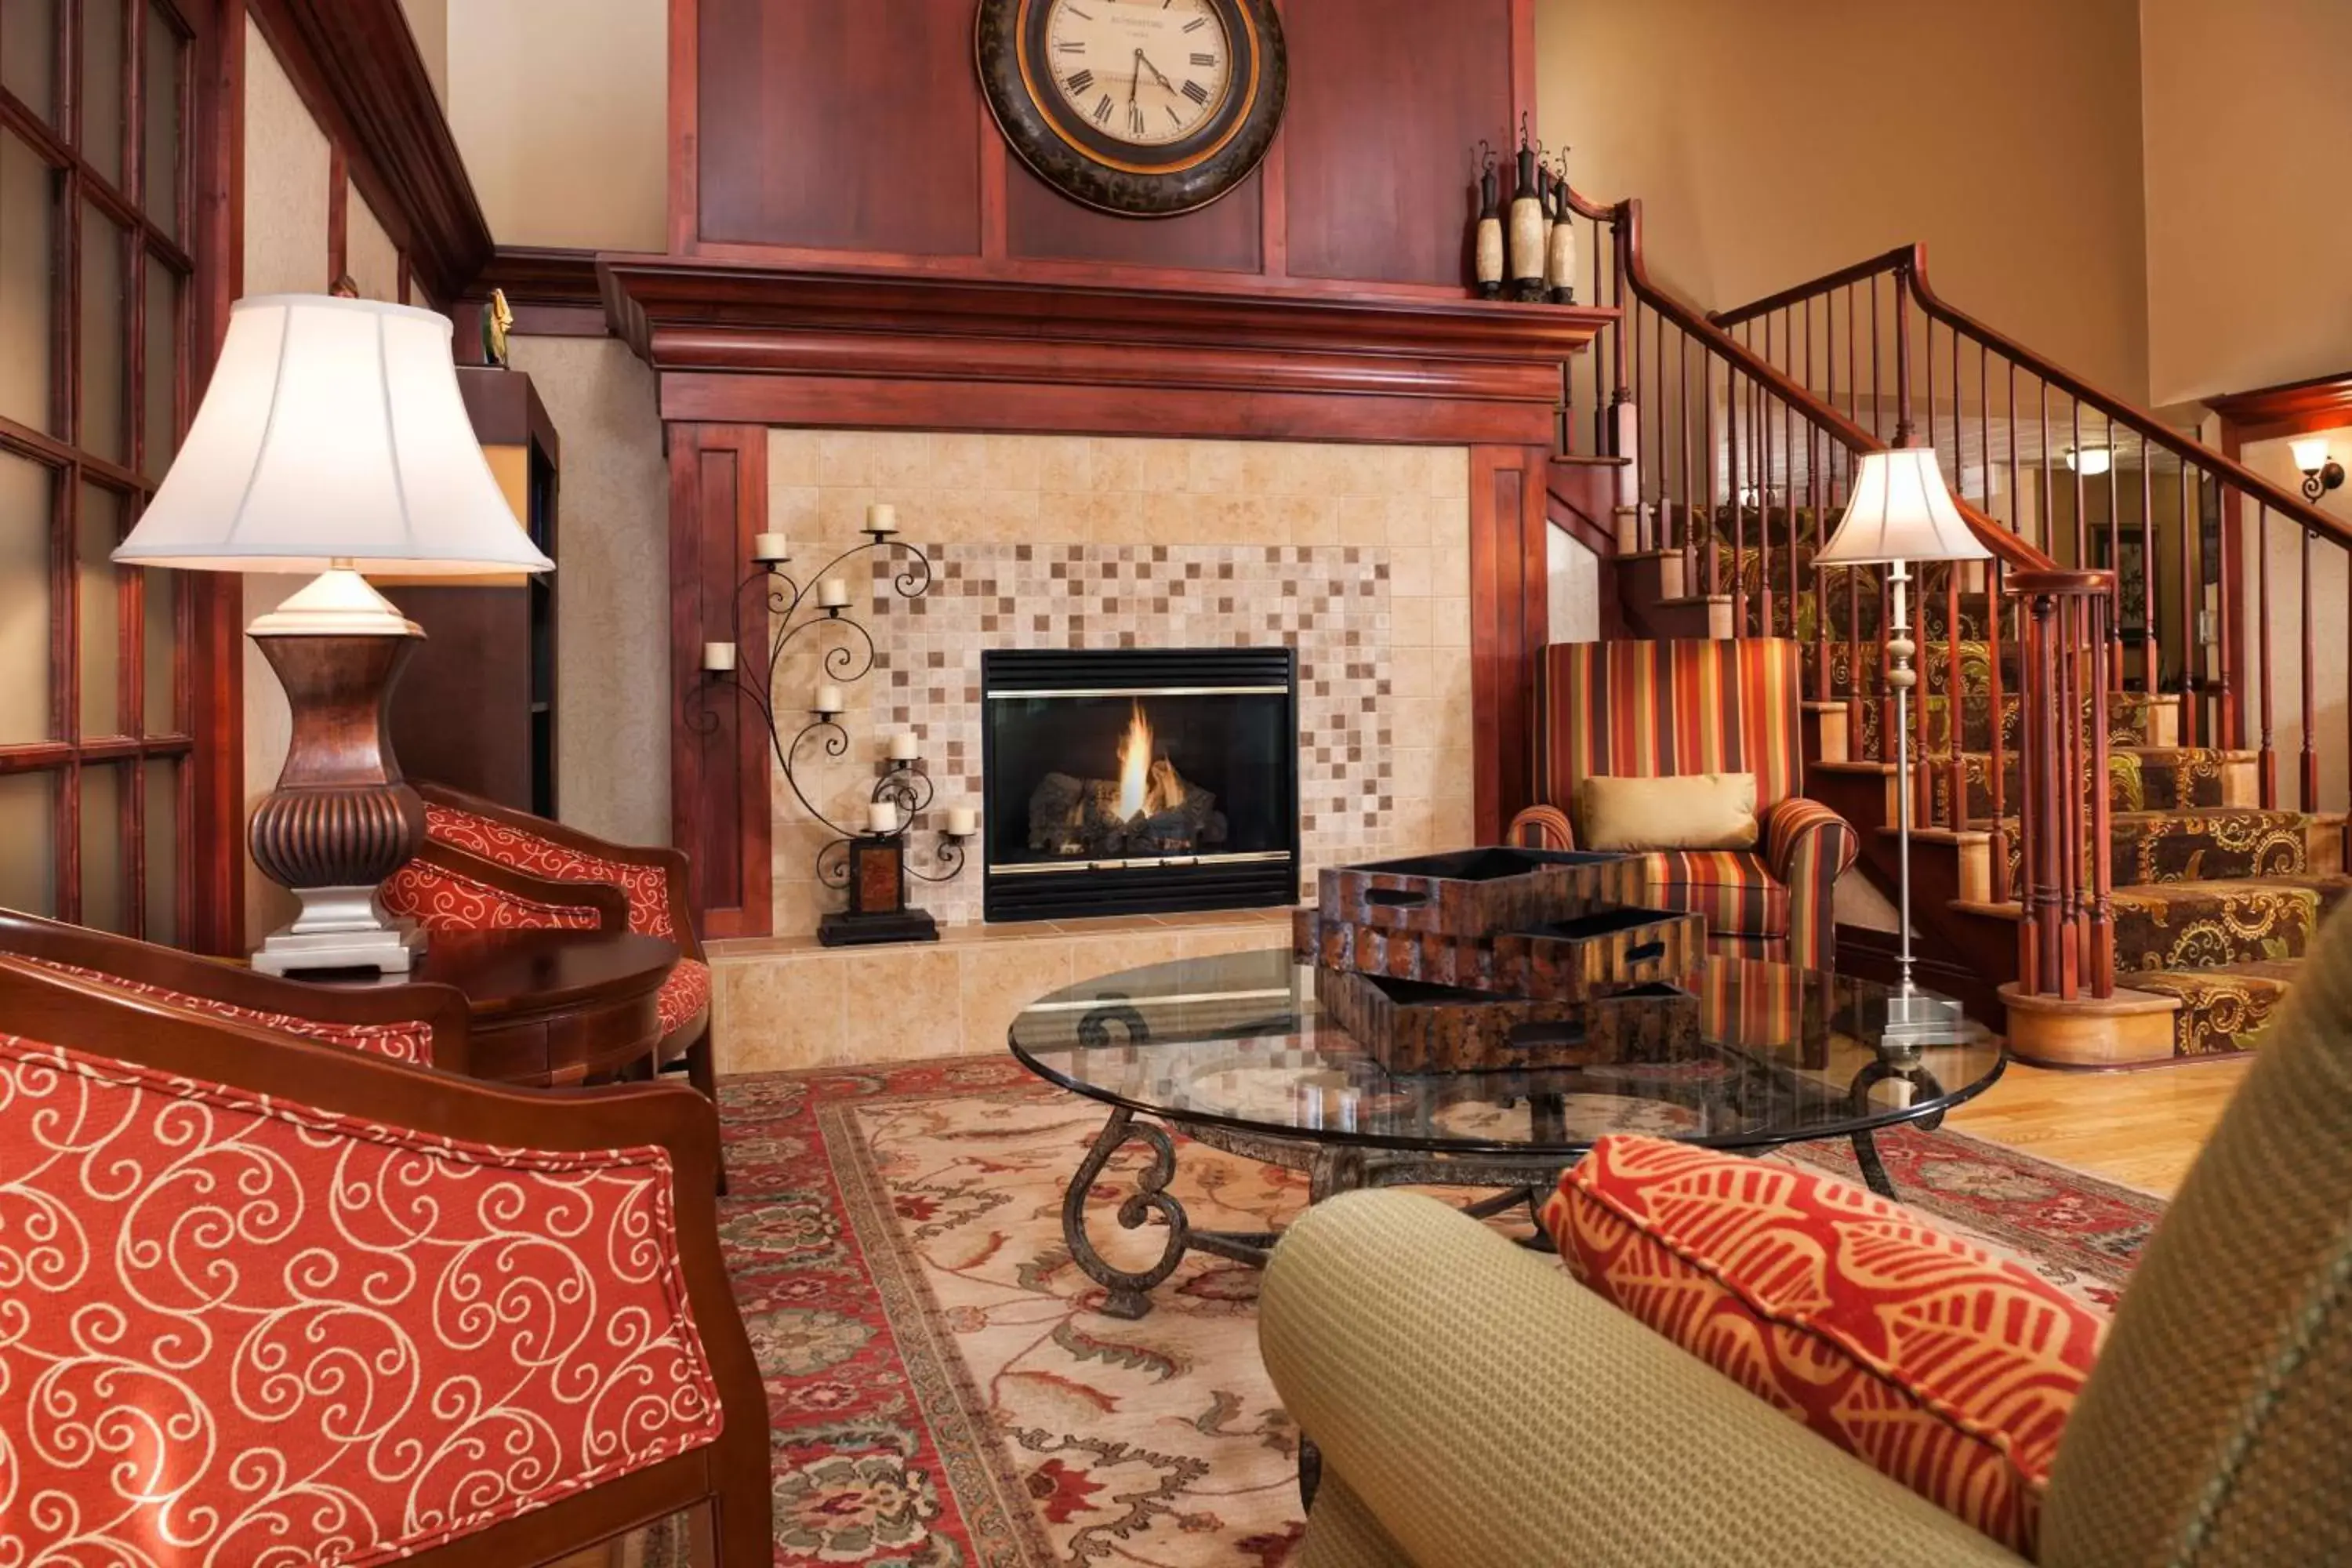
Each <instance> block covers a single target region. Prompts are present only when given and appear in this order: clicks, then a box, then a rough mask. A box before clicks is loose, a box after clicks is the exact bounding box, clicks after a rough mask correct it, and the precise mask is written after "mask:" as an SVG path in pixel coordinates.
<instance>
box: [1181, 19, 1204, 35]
mask: <svg viewBox="0 0 2352 1568" xmlns="http://www.w3.org/2000/svg"><path fill="white" fill-rule="evenodd" d="M1208 25H1209V19H1208V18H1207V17H1206V16H1195V17H1193V18H1192V20H1191V21H1189V22H1187V23H1185V24H1184V30H1185V31H1186V32H1188V33H1197V32H1199V31H1200V30H1201V29H1202V28H1203V27H1205V26H1208Z"/></svg>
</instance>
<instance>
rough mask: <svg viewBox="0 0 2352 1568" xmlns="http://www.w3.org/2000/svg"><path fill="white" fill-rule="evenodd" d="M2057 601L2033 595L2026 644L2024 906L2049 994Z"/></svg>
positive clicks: (2056, 792) (2057, 985) (2060, 932)
mask: <svg viewBox="0 0 2352 1568" xmlns="http://www.w3.org/2000/svg"><path fill="white" fill-rule="evenodd" d="M2057 609H2058V601H2057V600H2056V599H2055V598H2054V597H2053V596H2052V595H2050V594H2048V593H2046V592H2038V591H2037V592H2029V594H2028V596H2027V598H2026V602H2025V612H2026V625H2027V628H2028V630H2027V642H2026V655H2027V658H2026V664H2025V679H2026V690H2027V702H2026V706H2025V712H2024V717H2025V721H2026V725H2027V729H2026V730H2025V731H2023V733H2022V737H2021V738H2022V739H2023V740H2024V741H2025V742H2026V757H2025V763H2026V766H2025V791H2026V797H2027V798H2026V802H2025V814H2024V823H2023V826H2024V833H2025V846H2024V847H2025V891H2026V899H2025V908H2026V911H2027V929H2028V930H2029V931H2031V932H2032V938H2033V942H2032V952H2031V954H2030V956H2031V958H2032V987H2033V989H2034V991H2035V992H2037V993H2038V994H2042V995H2044V996H2048V995H2056V994H2063V993H2064V990H2065V973H2066V965H2065V963H2064V958H2063V954H2064V951H2065V927H2064V921H2063V905H2062V902H2061V899H2062V895H2061V893H2060V891H2059V887H2058V879H2059V874H2060V867H2061V865H2062V863H2063V847H2062V845H2061V844H2060V842H2059V834H2058V831H2057V828H2058V813H2059V811H2060V810H2061V809H2062V808H2061V806H2060V804H2059V803H2060V801H2061V800H2062V799H2063V792H2062V790H2061V789H2060V787H2059V778H2060V773H2059V770H2060V768H2061V767H2062V766H2063V759H2062V758H2061V757H2060V756H2059V754H2058V736H2059V723H2058V705H2059V703H2060V702H2061V701H2062V700H2063V689H2062V688H2063V679H2062V677H2061V672H2060V669H2059V658H2058V650H2057V647H2056V642H2057V632H2058V627H2057Z"/></svg>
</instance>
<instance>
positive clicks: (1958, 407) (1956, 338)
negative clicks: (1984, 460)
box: [1952, 327, 1992, 496]
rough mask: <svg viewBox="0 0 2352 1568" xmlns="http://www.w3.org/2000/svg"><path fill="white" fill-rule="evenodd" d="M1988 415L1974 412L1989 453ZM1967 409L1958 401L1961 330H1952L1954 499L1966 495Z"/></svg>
mask: <svg viewBox="0 0 2352 1568" xmlns="http://www.w3.org/2000/svg"><path fill="white" fill-rule="evenodd" d="M1989 414H1990V410H1989V409H1987V408H1984V407H1983V406H1981V405H1979V407H1978V409H1977V439H1978V442H1979V445H1982V446H1984V447H1985V449H1986V450H1988V451H1990V450H1991V445H1990V443H1991V440H1992V432H1991V430H1990V428H1988V427H1987V426H1986V424H1985V420H1986V416H1988V415H1989ZM1968 430H1969V421H1968V406H1967V405H1966V404H1964V403H1963V402H1961V400H1960V329H1959V328H1958V327H1954V328H1953V329H1952V493H1953V494H1954V495H1956V496H1965V495H1966V494H1968V482H1969V479H1968V475H1969V451H1968Z"/></svg>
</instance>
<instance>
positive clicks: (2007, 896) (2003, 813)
mask: <svg viewBox="0 0 2352 1568" xmlns="http://www.w3.org/2000/svg"><path fill="white" fill-rule="evenodd" d="M1984 572H1985V616H1986V621H1987V626H1988V629H1990V631H1991V633H1992V636H1991V637H1989V638H1987V639H1986V644H1987V648H1988V651H1989V653H1990V659H1991V666H1992V668H1991V672H1990V675H1989V677H1988V678H1987V681H1986V689H1987V690H1988V691H1990V694H1991V695H1990V697H1989V698H1988V699H1987V700H1988V701H1989V702H1990V704H1991V706H1992V710H1993V712H1994V713H1995V714H1999V713H2000V710H2001V699H2002V693H2001V684H2002V679H2001V673H2000V611H2001V597H2002V595H2001V563H2000V557H1998V556H1996V557H1994V558H1993V559H1992V560H1990V561H1988V562H1986V563H1985V567H1984ZM2024 698H2025V693H2024V692H2023V691H2020V692H2019V693H2018V699H2019V700H2020V701H2023V700H2024ZM2028 717H2029V718H2030V715H2028ZM1985 766H1986V770H1987V776H1986V779H1985V784H1986V787H1987V788H1988V789H1989V790H1990V792H1991V795H1992V800H1991V806H1992V897H1993V901H1994V902H1995V903H2006V902H2008V901H2009V900H2011V899H2012V898H2014V897H2016V891H2015V889H2012V888H2011V886H2010V878H2009V828H2008V826H2007V817H2008V801H2007V798H2006V797H2007V795H2008V791H2009V737H2008V736H2007V735H2006V734H2005V733H2004V732H2003V727H2002V726H2001V725H2000V724H1998V723H1996V724H1995V725H1994V726H1993V727H1992V754H1991V756H1990V758H1988V759H1987V761H1986V763H1985Z"/></svg>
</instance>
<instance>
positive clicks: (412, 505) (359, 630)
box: [114, 294, 555, 974]
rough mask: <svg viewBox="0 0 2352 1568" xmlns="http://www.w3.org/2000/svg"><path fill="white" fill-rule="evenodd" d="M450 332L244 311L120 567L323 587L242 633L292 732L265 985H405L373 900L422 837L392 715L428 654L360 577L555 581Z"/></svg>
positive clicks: (323, 306)
mask: <svg viewBox="0 0 2352 1568" xmlns="http://www.w3.org/2000/svg"><path fill="white" fill-rule="evenodd" d="M451 331H452V329H451V325H450V321H449V319H448V318H447V317H446V316H441V315H436V314H435V313H434V312H433V311H431V310H412V309H410V308H409V307H407V306H405V305H387V304H382V303H379V302H377V301H374V300H343V299H331V298H328V297H326V296H323V295H310V294H277V295H267V296H261V297H257V298H254V299H249V300H239V301H238V302H237V304H236V306H235V308H234V309H233V310H231V312H230V315H229V324H228V335H227V338H226V341H225V342H223V343H222V345H221V353H220V361H219V363H217V364H216V365H215V367H214V369H213V374H212V381H211V384H210V385H209V386H207V387H206V389H205V398H204V403H203V405H202V406H201V407H199V408H198V409H197V410H196V416H195V420H194V423H193V424H192V425H191V426H189V428H188V437H187V440H186V441H185V442H184V444H183V445H182V447H181V448H180V451H179V455H178V456H177V457H176V458H173V463H172V468H171V470H170V472H168V473H167V474H165V475H164V477H163V486H162V488H161V489H158V490H157V491H156V493H155V498H154V500H152V501H150V502H149V503H148V505H147V510H145V511H144V512H143V513H142V514H141V516H140V519H139V523H138V526H137V527H135V528H133V529H132V530H131V536H130V537H129V538H128V539H126V540H124V541H123V542H122V545H121V548H120V549H118V550H117V551H116V552H114V559H115V560H117V561H119V562H121V563H123V564H125V565H130V566H172V567H182V568H189V569H194V570H200V571H212V572H251V573H261V572H271V573H281V572H316V573H318V574H319V575H318V576H317V577H316V578H314V579H313V580H312V581H311V582H310V583H309V584H306V585H305V586H304V587H302V588H301V589H300V590H299V591H298V592H296V593H295V594H294V595H292V596H291V597H289V598H288V599H287V600H286V601H285V602H284V603H283V604H281V605H279V606H278V608H276V609H274V610H271V611H269V612H268V614H266V615H263V616H259V617H257V619H256V620H255V621H254V622H253V624H252V625H251V626H247V628H246V633H247V636H249V637H252V638H253V640H254V643H255V646H257V647H259V648H260V650H261V653H262V657H263V658H267V659H268V661H269V666H270V668H272V669H274V670H275V671H277V673H278V683H279V684H280V685H281V686H283V687H284V688H285V689H286V699H287V702H288V705H289V708H290V709H291V710H292V714H293V733H292V737H291V740H290V741H289V745H288V748H287V754H286V765H285V768H284V770H283V771H282V772H281V773H279V774H278V785H277V787H276V788H275V789H274V790H272V791H271V792H270V794H269V796H268V799H266V800H264V801H263V802H262V803H261V805H260V806H259V807H258V808H257V810H256V811H255V812H254V814H253V822H252V826H251V828H250V830H249V832H248V835H247V838H248V843H249V845H250V847H251V849H252V852H253V858H254V861H255V863H256V864H257V865H258V866H260V868H261V869H262V870H263V871H264V872H265V873H267V874H268V876H269V877H270V878H271V879H273V880H275V881H277V882H278V883H280V884H282V885H283V886H285V887H286V888H288V889H291V890H292V892H293V894H294V896H295V898H296V899H297V900H299V903H300V905H301V909H300V912H299V914H298V915H297V916H296V917H295V919H294V921H293V923H292V924H290V925H289V926H287V927H285V928H284V929H282V930H280V931H273V932H271V933H270V935H269V938H268V941H266V942H263V944H262V946H261V948H260V951H258V952H256V953H255V954H254V957H253V963H254V967H255V968H257V969H262V970H267V971H268V972H269V973H278V974H282V973H287V972H289V971H292V970H315V969H373V970H375V971H377V972H379V973H383V972H386V971H389V972H393V973H405V972H406V971H408V970H409V969H410V968H411V967H412V966H413V964H414V963H415V955H416V954H417V953H418V952H421V951H422V950H423V948H424V933H423V932H422V931H419V930H418V929H417V928H416V926H415V922H414V921H394V920H392V919H390V918H389V917H387V916H386V915H385V913H384V910H383V903H382V901H381V900H379V899H378V897H377V889H378V888H379V887H380V886H381V885H382V883H383V879H385V878H387V877H389V876H391V875H392V873H393V872H394V871H396V870H398V869H399V868H401V867H402V866H403V865H404V864H405V863H406V862H407V861H408V860H409V859H410V858H412V857H414V856H415V853H416V851H417V848H418V847H419V846H420V845H422V843H423V842H424V837H425V805H424V803H423V801H421V800H420V799H419V798H418V797H417V794H416V791H415V789H413V788H411V787H410V785H409V784H408V783H407V781H406V780H405V779H404V777H403V776H402V774H401V771H400V763H399V761H398V759H396V758H395V757H394V755H393V751H392V737H391V734H390V732H389V730H388V717H389V710H388V707H387V704H388V702H389V700H390V698H391V695H392V689H393V686H394V682H396V681H397V680H398V679H400V672H401V670H402V668H404V666H405V665H406V664H407V663H408V660H409V658H411V657H412V656H413V655H414V654H415V650H416V645H417V643H418V642H419V641H421V640H422V639H423V634H422V633H421V632H419V631H418V630H417V628H416V626H415V623H413V622H411V621H410V620H409V619H408V617H407V616H404V615H402V614H401V613H400V611H399V609H398V608H397V607H396V606H394V605H393V604H392V602H391V601H389V600H388V599H386V598H384V597H383V595H381V594H378V593H377V592H376V591H375V590H374V589H373V588H372V587H370V586H369V585H368V583H367V579H366V578H365V577H364V576H362V573H366V572H398V573H401V574H410V575H432V576H450V577H463V576H485V575H492V574H508V573H513V572H518V571H521V572H544V571H547V570H549V569H550V568H551V567H552V566H553V565H554V564H555V563H553V562H552V561H550V560H549V559H548V558H547V557H546V556H545V555H543V554H541V552H540V551H539V549H538V547H537V546H536V545H534V544H532V543H531V542H530V537H529V536H528V535H527V534H526V533H525V532H524V531H523V528H522V525H521V524H520V522H518V521H516V518H515V515H514V512H513V510H511V509H510V508H509V506H508V504H507V500H506V497H505V495H504V494H503V493H501V492H500V490H499V486H498V481H497V480H496V479H494V478H492V477H491V474H490V468H489V463H488V459H486V458H484V457H483V456H482V448H481V444H480V443H479V442H478V440H476V439H475V437H474V429H473V425H472V423H471V421H470V420H468V419H467V416H466V405H465V400H464V398H463V396H462V395H460V394H459V392H458V390H457V369H456V363H455V361H454V360H453V358H452V357H451V354H450V347H449V344H450V335H451Z"/></svg>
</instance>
